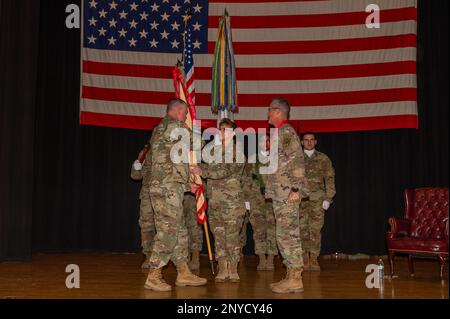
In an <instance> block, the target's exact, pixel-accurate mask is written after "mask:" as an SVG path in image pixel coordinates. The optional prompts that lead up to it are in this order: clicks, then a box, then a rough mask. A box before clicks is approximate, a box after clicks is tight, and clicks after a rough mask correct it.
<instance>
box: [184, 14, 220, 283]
mask: <svg viewBox="0 0 450 319" xmlns="http://www.w3.org/2000/svg"><path fill="white" fill-rule="evenodd" d="M190 18H191V16H190V10H189V9H188V10H186V13H185V16H184V30H185V32H183V34H182V36H183V54H182V62H181V64H182V66H183V72H184V65H185V62H186V61H185V60H186V55H185V48H186V28H187V24H188V22H189V19H190ZM179 92H180V97H184V100H186V97H185V96H184V92H183V89H182V88H180V89H179ZM182 99H183V98H182ZM189 113H190V112H189ZM190 122H191V123H192V134H194V133H195V132H194V127H193V119H192V118H191V119H190ZM190 161H191V163H197V159H196V156H195V152H192V153H191V157H190ZM191 177H193V178H192V179H193V181H194V183H195V184H197V185H203V182H202V178H201V177H200V176H199V175H194V174H193V175H192V176H191ZM196 197H197V196H196ZM196 199H197V198H196ZM204 200H205V201H206V199H204ZM196 204H197V203H196ZM196 207H197V206H196ZM205 214H206V212H205ZM203 229H204V233H205V239H206V247H207V249H208V258H209V264H210V266H211V272H212V274H213V275H215V271H214V258H213V254H212V249H211V240H210V239H209V228H208V222H207V220H205V221H204V222H203Z"/></svg>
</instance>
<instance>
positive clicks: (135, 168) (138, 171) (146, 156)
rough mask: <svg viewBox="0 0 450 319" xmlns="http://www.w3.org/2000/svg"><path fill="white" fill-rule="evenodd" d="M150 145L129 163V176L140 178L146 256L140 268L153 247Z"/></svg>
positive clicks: (140, 221) (146, 261) (140, 208)
mask: <svg viewBox="0 0 450 319" xmlns="http://www.w3.org/2000/svg"><path fill="white" fill-rule="evenodd" d="M149 148H150V146H149V144H146V145H145V146H144V148H143V149H142V150H141V152H140V153H139V156H138V158H137V159H136V160H135V161H134V163H133V165H131V178H132V179H134V180H136V181H140V180H142V186H141V191H140V193H139V200H140V205H139V226H140V228H141V245H142V252H143V253H144V255H145V256H146V258H145V261H144V263H143V264H142V266H141V267H142V268H148V267H149V260H150V255H151V253H152V249H153V241H154V238H155V234H156V228H155V220H154V214H153V208H152V203H151V201H150V193H149V190H150V189H149V182H150V165H151V154H150V153H149V152H148V150H149Z"/></svg>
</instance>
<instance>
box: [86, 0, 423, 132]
mask: <svg viewBox="0 0 450 319" xmlns="http://www.w3.org/2000/svg"><path fill="white" fill-rule="evenodd" d="M371 3H373V1H369V0H334V1H333V0H331V1H290V0H286V1H284V2H278V1H271V0H260V1H257V0H229V1H224V0H222V1H219V0H210V1H209V7H208V10H209V18H208V53H205V54H195V55H194V60H195V69H196V70H195V95H196V103H195V104H196V109H197V118H198V119H201V120H203V121H206V122H205V123H203V124H207V125H209V126H215V124H216V123H215V121H216V115H215V114H212V112H211V109H210V103H211V69H212V63H213V56H212V54H213V51H214V45H215V43H214V41H215V37H216V32H217V27H218V21H219V17H220V16H221V15H222V14H223V11H224V9H225V8H226V9H227V11H228V12H229V14H230V16H231V28H232V34H233V47H234V51H235V61H236V78H237V85H238V92H239V96H238V100H239V113H238V114H236V116H235V119H236V121H237V124H238V125H239V126H241V127H244V128H246V127H255V128H256V127H266V126H267V106H268V105H269V103H270V100H271V99H272V98H274V97H279V96H282V97H286V98H287V99H288V100H289V102H290V104H291V106H292V109H291V123H292V124H293V126H294V127H296V128H299V127H301V130H302V131H305V130H308V131H309V130H311V131H316V132H333V131H355V130H377V129H392V128H417V126H418V115H417V83H416V36H417V0H377V1H376V4H377V5H378V6H379V8H380V9H381V11H380V18H381V21H380V22H381V27H380V28H367V27H366V25H365V22H366V17H367V16H368V15H369V13H367V12H365V9H366V7H367V6H368V5H369V4H371ZM178 58H180V54H175V53H155V52H152V53H148V52H131V51H113V50H110V51H108V50H97V49H90V48H85V47H83V48H82V74H81V106H80V122H81V124H90V125H102V126H112V127H125V128H134V129H152V127H153V126H154V125H156V124H157V123H158V122H159V120H160V118H161V117H163V116H164V114H165V103H166V102H167V101H168V100H169V99H170V98H171V97H173V80H172V68H173V65H174V64H175V63H176V61H177V59H178ZM188 84H189V81H188Z"/></svg>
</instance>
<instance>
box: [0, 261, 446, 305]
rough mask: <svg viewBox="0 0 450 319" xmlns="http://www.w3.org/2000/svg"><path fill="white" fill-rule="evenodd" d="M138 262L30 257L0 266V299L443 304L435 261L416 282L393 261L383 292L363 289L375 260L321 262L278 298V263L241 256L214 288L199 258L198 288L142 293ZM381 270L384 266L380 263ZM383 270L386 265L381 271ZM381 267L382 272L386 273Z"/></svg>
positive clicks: (420, 268)
mask: <svg viewBox="0 0 450 319" xmlns="http://www.w3.org/2000/svg"><path fill="white" fill-rule="evenodd" d="M142 261H143V256H141V255H137V254H35V255H34V256H33V258H32V261H31V262H0V299H11V298H12V299H22V298H38V299H42V298H51V299H59V298H67V299H72V298H75V299H85V298H87V299H91V298H124V299H127V298H133V299H140V298H147V299H152V298H176V299H203V298H217V299H228V298H230V299H240V298H249V299H253V298H258V299H279V298H281V299H318V298H326V299H335V298H356V299H360V298H362V299H366V298H370V299H379V298H387V299H392V298H401V299H404V298H421V299H424V298H425V299H428V298H433V299H448V297H449V287H448V264H447V265H446V267H445V276H444V280H441V279H440V278H439V263H438V261H437V260H425V259H417V260H415V270H416V276H415V277H413V278H411V277H410V276H409V273H408V267H407V261H406V259H405V258H402V257H397V259H396V267H397V275H398V276H399V277H398V278H396V279H392V280H385V287H384V289H383V291H380V290H379V289H368V288H366V286H365V278H366V275H367V274H366V273H365V267H366V265H367V264H369V263H376V259H373V258H372V259H363V260H348V259H321V260H320V263H321V265H322V272H320V273H317V272H304V273H303V274H304V275H303V283H304V286H305V292H304V293H302V294H288V295H278V294H273V293H272V292H271V291H270V288H269V284H270V283H272V282H274V281H277V280H279V279H280V278H282V277H283V275H284V267H283V266H282V264H281V260H280V258H276V265H275V266H276V270H275V271H256V265H257V261H258V258H257V257H254V256H245V258H244V261H243V262H241V264H240V266H239V274H240V276H241V282H240V283H237V284H234V283H215V282H214V280H213V278H212V275H211V273H210V269H209V262H208V260H207V256H201V269H200V275H201V276H206V277H207V278H208V284H207V286H204V287H190V288H189V287H184V288H180V287H175V286H174V289H173V290H172V291H171V292H164V293H161V292H153V291H149V290H146V289H144V287H143V286H144V282H145V279H146V275H147V271H146V270H142V269H141V268H140V265H141V263H142ZM68 264H77V265H78V266H79V267H80V288H79V289H68V288H66V286H65V281H66V276H68V275H69V274H68V273H66V272H65V269H66V266H67V265H68ZM385 264H387V261H385ZM386 266H387V265H386ZM387 268H388V267H386V272H387V271H388V269H387ZM163 274H164V278H165V279H166V280H167V282H168V283H169V284H174V282H175V276H176V273H175V269H174V267H173V266H172V265H170V266H168V267H167V268H166V269H165V270H164V272H163Z"/></svg>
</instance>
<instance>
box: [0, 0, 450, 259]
mask: <svg viewBox="0 0 450 319" xmlns="http://www.w3.org/2000/svg"><path fill="white" fill-rule="evenodd" d="M69 3H76V4H79V3H80V1H79V0H78V1H73V0H72V1H69V0H60V1H49V0H42V1H37V0H28V1H27V0H20V1H17V0H14V1H13V0H2V1H0V18H1V19H0V58H1V59H0V61H2V62H1V63H0V71H1V72H0V74H1V79H2V80H1V85H0V124H1V126H0V173H1V175H0V177H1V178H0V260H6V259H29V258H31V254H32V253H33V252H43V251H84V250H89V251H97V252H98V251H105V252H138V251H139V250H140V234H139V227H138V222H137V221H138V193H139V187H140V185H139V184H138V183H134V182H133V181H131V180H130V178H129V171H130V166H131V163H132V162H133V160H134V159H135V158H136V156H137V153H138V152H139V150H140V148H141V146H142V145H143V144H144V143H145V141H146V140H147V138H148V136H149V132H146V131H136V130H127V129H113V128H103V127H93V126H80V125H79V124H78V122H79V119H78V112H79V97H78V95H79V77H80V63H79V59H80V40H79V39H80V30H79V29H67V28H66V27H65V18H66V14H65V13H64V11H65V7H66V5H67V4H69ZM448 6H449V4H448V1H446V0H442V1H436V0H435V1H426V0H419V6H418V13H419V17H418V21H419V22H418V92H419V93H418V100H419V122H420V128H419V129H418V130H406V129H400V130H384V131H370V132H350V133H327V134H318V139H319V144H318V149H319V150H321V151H323V152H325V153H327V154H328V155H329V156H330V158H331V159H332V160H333V163H334V166H335V169H336V186H337V195H336V198H335V202H334V204H333V205H332V207H331V208H330V209H329V211H328V212H327V213H326V218H325V226H324V229H323V241H322V253H333V252H343V253H367V254H384V253H385V239H384V238H385V232H386V230H387V218H388V217H389V216H401V214H402V210H403V202H402V192H403V189H404V188H406V187H420V186H448V159H449V158H448V146H449V145H448V102H449V99H448V83H449V81H448V54H449V52H448V35H449V34H448V33H449V32H448ZM19 22H20V23H19ZM249 235H250V234H249ZM246 252H247V253H252V252H253V243H252V240H251V237H249V240H248V245H247V247H246Z"/></svg>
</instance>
